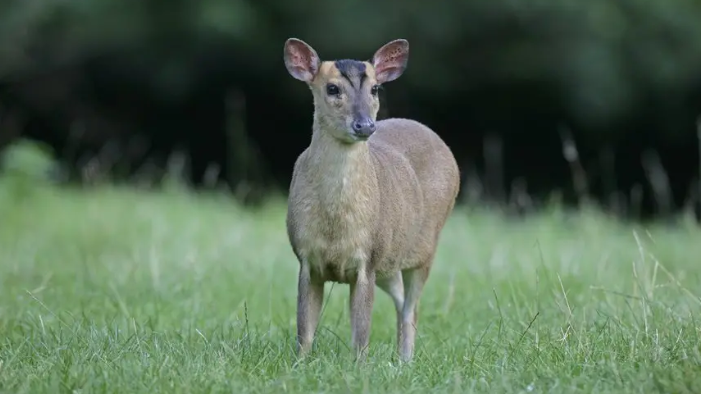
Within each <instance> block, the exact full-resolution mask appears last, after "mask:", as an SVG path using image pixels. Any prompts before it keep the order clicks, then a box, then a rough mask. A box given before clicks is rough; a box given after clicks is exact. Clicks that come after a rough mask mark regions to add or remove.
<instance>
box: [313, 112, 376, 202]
mask: <svg viewBox="0 0 701 394" xmlns="http://www.w3.org/2000/svg"><path fill="white" fill-rule="evenodd" d="M319 126H320V125H319V124H318V122H317V121H316V119H315V122H314V132H313V134H312V141H311V144H310V147H309V149H310V153H311V158H312V167H313V168H314V170H313V172H314V174H313V175H312V178H311V179H313V183H314V186H315V189H316V192H317V193H318V195H319V197H320V198H322V200H324V202H325V203H328V204H329V205H330V206H339V208H340V206H343V205H346V204H356V203H358V202H359V201H362V200H365V199H367V197H368V193H372V190H373V187H374V185H375V172H374V168H373V164H372V158H371V157H370V149H369V147H368V144H367V142H356V143H353V144H347V143H343V142H341V141H339V140H338V139H336V138H334V137H333V136H332V135H330V134H329V133H328V132H325V131H324V130H323V129H321V128H320V127H319Z"/></svg>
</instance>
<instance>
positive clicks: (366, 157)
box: [285, 39, 460, 360]
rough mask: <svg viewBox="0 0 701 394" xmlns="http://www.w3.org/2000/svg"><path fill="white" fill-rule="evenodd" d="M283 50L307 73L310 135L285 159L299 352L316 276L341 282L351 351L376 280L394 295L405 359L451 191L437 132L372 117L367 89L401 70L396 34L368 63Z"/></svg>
mask: <svg viewBox="0 0 701 394" xmlns="http://www.w3.org/2000/svg"><path fill="white" fill-rule="evenodd" d="M285 50H286V53H285V56H286V57H285V60H286V65H287V67H288V70H289V71H290V73H291V74H292V75H293V76H295V77H296V78H298V79H301V80H305V81H307V82H308V83H309V85H310V87H311V88H312V91H313V94H314V99H315V100H314V101H315V114H314V126H313V134H312V141H311V144H310V146H309V147H308V148H307V149H306V150H305V151H304V152H303V153H302V154H301V155H300V156H299V158H298V159H297V162H296V163H295V167H294V171H293V177H292V182H291V185H290V195H289V201H288V204H289V205H288V215H287V232H288V236H289V239H290V244H291V245H292V249H293V251H294V253H295V255H296V256H297V258H298V260H299V263H300V273H299V288H298V292H299V294H298V306H297V325H298V344H299V351H300V352H301V353H305V352H306V351H308V350H309V348H310V347H311V344H312V342H313V339H314V331H315V329H316V326H317V324H318V319H319V312H320V309H321V304H322V301H323V291H324V283H325V282H329V281H333V282H339V283H347V284H349V285H350V288H351V301H350V307H351V325H352V332H353V334H352V342H353V346H354V347H355V349H356V351H357V352H358V353H359V355H362V354H360V353H361V352H363V350H365V348H366V347H367V345H368V339H369V331H370V315H371V312H372V304H373V300H374V287H375V286H378V287H380V288H381V289H383V290H384V291H385V292H387V293H388V294H389V295H390V296H391V297H392V299H393V301H394V304H395V307H396V312H397V332H398V346H399V352H400V355H401V357H402V359H403V360H408V359H410V358H411V357H412V353H413V348H414V338H415V333H416V323H417V307H418V299H419V296H420V294H421V290H422V288H423V284H424V283H425V281H426V279H427V278H428V274H429V271H430V268H431V265H432V262H433V257H434V254H435V251H436V246H437V242H438V238H439V234H440V232H441V229H442V228H443V225H444V224H445V221H446V220H447V218H448V216H449V215H450V212H451V211H452V209H453V206H454V203H455V198H456V196H457V193H458V189H459V183H460V181H459V171H458V166H457V163H456V162H455V158H454V157H453V154H452V153H451V151H450V149H449V148H448V147H447V146H446V144H445V143H444V142H443V141H442V140H441V138H440V137H438V135H437V134H435V133H434V132H433V131H432V130H431V129H429V128H428V127H426V126H424V125H423V124H421V123H419V122H416V121H413V120H409V119H387V120H383V121H379V122H377V123H375V117H376V115H377V110H378V109H379V101H377V99H376V96H377V95H376V88H375V87H376V86H377V84H379V83H382V82H388V81H391V80H393V79H396V78H397V77H398V76H399V75H401V72H402V71H403V69H404V67H405V65H406V56H407V55H408V43H406V41H403V40H397V41H394V42H392V43H390V44H387V45H386V46H385V47H383V48H381V49H380V50H379V51H378V52H377V53H376V54H375V57H374V62H373V64H371V63H368V62H357V61H341V62H339V61H337V62H323V63H321V62H320V61H319V60H318V58H317V57H316V52H314V51H313V49H311V47H309V46H308V45H306V44H305V43H303V42H302V41H299V40H295V39H291V40H288V43H286V48H285ZM344 62H345V63H344Z"/></svg>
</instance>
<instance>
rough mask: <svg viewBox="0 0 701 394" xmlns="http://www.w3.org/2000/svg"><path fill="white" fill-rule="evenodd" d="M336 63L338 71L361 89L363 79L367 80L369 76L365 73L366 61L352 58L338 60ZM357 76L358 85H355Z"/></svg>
mask: <svg viewBox="0 0 701 394" xmlns="http://www.w3.org/2000/svg"><path fill="white" fill-rule="evenodd" d="M334 65H335V66H336V68H337V69H338V72H340V73H341V75H342V76H343V78H345V79H347V80H348V82H350V84H351V86H353V87H354V88H356V89H359V88H360V86H362V84H363V80H365V78H366V77H367V75H366V74H365V63H363V62H361V61H358V60H350V59H343V60H336V61H335V62H334ZM355 78H358V83H359V84H358V86H355V84H354V83H353V80H354V79H355Z"/></svg>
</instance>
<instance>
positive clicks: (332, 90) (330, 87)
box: [326, 83, 341, 96]
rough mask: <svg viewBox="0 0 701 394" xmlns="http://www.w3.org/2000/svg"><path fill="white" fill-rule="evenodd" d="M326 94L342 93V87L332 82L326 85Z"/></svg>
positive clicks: (335, 94) (336, 94)
mask: <svg viewBox="0 0 701 394" xmlns="http://www.w3.org/2000/svg"><path fill="white" fill-rule="evenodd" d="M326 94H328V95H329V96H338V95H339V94H341V89H339V88H338V86H336V85H334V84H332V83H330V84H328V85H326Z"/></svg>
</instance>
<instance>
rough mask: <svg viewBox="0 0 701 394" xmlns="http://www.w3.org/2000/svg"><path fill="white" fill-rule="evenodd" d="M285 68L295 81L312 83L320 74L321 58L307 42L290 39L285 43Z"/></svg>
mask: <svg viewBox="0 0 701 394" xmlns="http://www.w3.org/2000/svg"><path fill="white" fill-rule="evenodd" d="M284 59H285V67H286V68H287V72H289V73H290V75H292V76H293V77H294V78H295V79H299V80H300V81H303V82H307V83H309V82H311V81H312V80H313V79H314V76H316V73H317V72H319V63H320V61H319V56H318V55H317V54H316V51H315V50H314V48H312V47H311V46H309V44H307V43H306V42H304V41H302V40H299V39H296V38H289V39H288V40H287V41H285V54H284Z"/></svg>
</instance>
